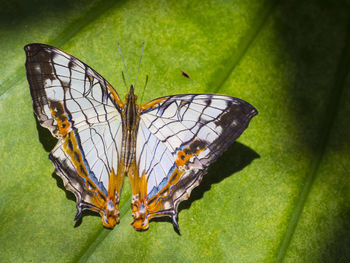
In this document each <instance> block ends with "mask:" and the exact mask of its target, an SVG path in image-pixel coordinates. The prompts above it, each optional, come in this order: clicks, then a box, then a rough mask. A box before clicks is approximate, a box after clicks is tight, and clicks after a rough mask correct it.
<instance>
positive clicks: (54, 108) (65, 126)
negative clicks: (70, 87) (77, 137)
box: [49, 102, 71, 136]
mask: <svg viewBox="0 0 350 263" xmlns="http://www.w3.org/2000/svg"><path fill="white" fill-rule="evenodd" d="M49 108H50V111H51V115H52V117H54V118H55V120H56V122H57V127H58V133H59V134H60V135H62V136H66V135H67V133H68V132H69V130H70V127H71V125H70V123H69V121H68V117H67V114H66V112H65V111H64V108H63V105H62V103H60V102H55V103H52V104H51V105H50V107H49Z"/></svg>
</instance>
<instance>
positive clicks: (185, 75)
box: [181, 70, 191, 79]
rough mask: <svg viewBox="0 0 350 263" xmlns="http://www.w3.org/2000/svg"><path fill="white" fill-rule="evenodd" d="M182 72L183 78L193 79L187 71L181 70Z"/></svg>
mask: <svg viewBox="0 0 350 263" xmlns="http://www.w3.org/2000/svg"><path fill="white" fill-rule="evenodd" d="M181 72H182V76H184V77H186V78H188V79H191V77H190V75H188V74H187V73H186V72H185V71H183V70H181Z"/></svg>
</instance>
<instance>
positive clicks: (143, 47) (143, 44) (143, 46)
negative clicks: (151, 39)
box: [134, 42, 145, 87]
mask: <svg viewBox="0 0 350 263" xmlns="http://www.w3.org/2000/svg"><path fill="white" fill-rule="evenodd" d="M144 49H145V42H143V43H142V53H141V57H140V62H139V68H138V69H137V73H136V80H135V85H134V87H136V82H137V77H138V75H139V71H140V67H141V60H142V56H143V51H144Z"/></svg>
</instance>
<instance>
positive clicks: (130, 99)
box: [125, 85, 137, 104]
mask: <svg viewBox="0 0 350 263" xmlns="http://www.w3.org/2000/svg"><path fill="white" fill-rule="evenodd" d="M134 90H135V88H134V86H133V85H130V90H129V93H128V94H126V95H125V100H126V104H128V102H129V103H132V102H136V100H137V95H135V93H134Z"/></svg>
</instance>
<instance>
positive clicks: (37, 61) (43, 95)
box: [25, 44, 123, 226]
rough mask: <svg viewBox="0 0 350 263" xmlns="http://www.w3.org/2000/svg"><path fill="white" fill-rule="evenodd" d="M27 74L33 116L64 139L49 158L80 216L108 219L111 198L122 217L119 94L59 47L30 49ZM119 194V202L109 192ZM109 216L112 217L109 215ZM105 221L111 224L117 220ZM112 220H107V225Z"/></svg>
mask: <svg viewBox="0 0 350 263" xmlns="http://www.w3.org/2000/svg"><path fill="white" fill-rule="evenodd" d="M25 51H26V54H27V61H26V70H27V78H28V82H29V84H30V91H31V95H32V98H33V107H34V112H35V113H36V115H37V117H38V119H39V122H40V124H41V125H42V126H44V127H46V128H48V129H49V130H50V131H51V132H52V134H53V135H54V136H56V137H57V138H58V139H59V141H58V143H57V145H56V147H55V148H54V149H53V150H52V152H51V154H50V159H51V161H52V162H53V163H54V165H55V167H56V172H57V174H58V175H59V176H60V177H62V179H63V181H64V183H65V185H66V187H67V188H68V189H69V190H70V191H72V192H73V193H74V194H75V196H76V198H77V208H78V215H80V214H81V211H82V209H85V208H88V209H91V210H94V211H97V212H99V213H100V214H101V215H103V216H105V214H104V211H105V209H106V206H107V203H108V200H109V199H113V200H112V201H113V202H114V204H113V207H114V205H115V207H114V208H113V209H114V210H115V211H114V212H115V214H118V211H117V209H118V208H117V203H118V202H119V195H120V187H121V182H120V181H122V180H123V178H118V179H117V181H118V184H119V185H120V186H118V187H114V188H115V189H110V188H111V185H110V181H111V180H114V181H116V179H115V178H111V177H116V176H117V174H118V163H119V162H118V160H119V158H120V145H121V139H122V129H121V126H122V125H121V123H122V120H121V115H120V112H119V105H122V103H121V101H120V99H119V97H118V95H117V93H116V92H115V91H114V90H113V88H112V87H111V86H110V84H109V83H107V82H106V81H105V80H104V79H103V78H102V77H101V76H100V75H99V74H98V73H96V72H95V71H94V70H93V69H91V68H90V67H88V66H87V65H85V64H84V63H83V62H81V61H80V60H78V59H76V58H74V57H72V56H70V55H68V54H67V53H65V52H63V51H61V50H58V49H56V48H53V47H50V46H47V45H43V44H31V45H27V46H26V47H25ZM113 191H114V192H115V194H114V198H113V197H111V196H108V195H111V194H110V192H113ZM107 217H108V216H107ZM107 217H106V218H105V220H104V223H105V225H106V226H114V225H113V224H115V223H116V222H117V221H118V219H117V216H115V218H114V219H113V217H111V218H110V220H109V221H110V222H108V218H107ZM105 221H107V222H105Z"/></svg>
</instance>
